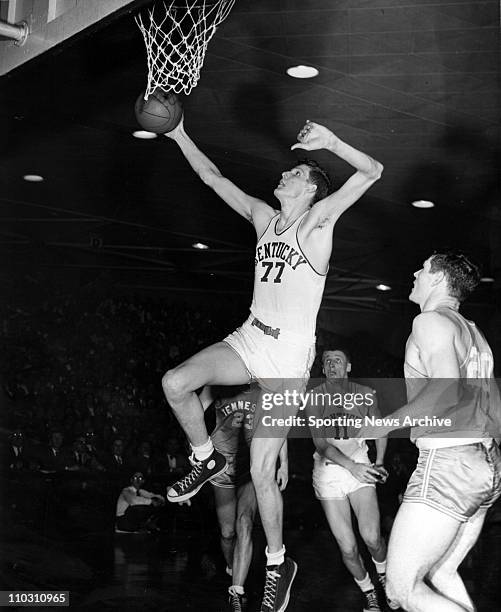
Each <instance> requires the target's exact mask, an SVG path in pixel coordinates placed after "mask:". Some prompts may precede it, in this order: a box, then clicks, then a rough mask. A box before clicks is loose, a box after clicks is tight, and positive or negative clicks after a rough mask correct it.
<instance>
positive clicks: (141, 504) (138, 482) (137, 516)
mask: <svg viewBox="0 0 501 612" xmlns="http://www.w3.org/2000/svg"><path fill="white" fill-rule="evenodd" d="M143 483H144V477H143V474H142V472H134V474H133V475H132V477H131V479H130V485H129V486H128V487H124V488H123V489H122V492H121V493H120V495H119V497H118V500H117V508H116V529H117V530H119V531H128V532H134V531H140V530H143V529H146V530H149V531H155V530H157V529H158V527H157V526H156V520H157V519H158V509H159V507H161V506H163V505H164V504H165V498H164V497H163V496H162V495H157V494H155V493H151V491H146V490H145V489H142V488H141V487H142V485H143Z"/></svg>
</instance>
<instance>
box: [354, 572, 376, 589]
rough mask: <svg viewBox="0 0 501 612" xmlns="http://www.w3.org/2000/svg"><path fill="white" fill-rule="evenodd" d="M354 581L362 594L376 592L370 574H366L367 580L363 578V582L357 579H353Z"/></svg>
mask: <svg viewBox="0 0 501 612" xmlns="http://www.w3.org/2000/svg"><path fill="white" fill-rule="evenodd" d="M353 580H354V581H355V582H356V583H357V585H358V588H359V589H360V590H361V591H362V593H367V591H373V590H374V585H373V584H372V580H371V578H370V576H369V572H367V574H365V578H362V580H357V579H356V578H353Z"/></svg>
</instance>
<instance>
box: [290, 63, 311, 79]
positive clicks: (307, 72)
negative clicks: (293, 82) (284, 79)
mask: <svg viewBox="0 0 501 612" xmlns="http://www.w3.org/2000/svg"><path fill="white" fill-rule="evenodd" d="M286 72H287V74H288V75H289V76H291V77H294V78H295V79H312V78H313V77H316V76H318V70H317V69H316V68H313V66H302V65H299V66H291V67H290V68H287V70H286Z"/></svg>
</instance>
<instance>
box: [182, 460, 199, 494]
mask: <svg viewBox="0 0 501 612" xmlns="http://www.w3.org/2000/svg"><path fill="white" fill-rule="evenodd" d="M192 464H193V469H192V470H191V472H190V473H189V474H187V475H186V476H185V477H184V478H183V479H182V480H180V481H179V482H178V483H177V484H178V485H179V488H180V489H181V490H182V491H184V489H187V488H188V487H189V486H190V485H191V484H193V482H195V480H196V479H197V478H198V477H199V476H200V472H201V471H202V462H201V461H197V460H196V459H193V460H192Z"/></svg>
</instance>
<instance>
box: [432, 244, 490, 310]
mask: <svg viewBox="0 0 501 612" xmlns="http://www.w3.org/2000/svg"><path fill="white" fill-rule="evenodd" d="M430 272H443V273H444V274H445V277H446V278H447V284H448V286H449V293H450V295H451V297H454V298H456V299H457V300H459V301H460V302H462V301H463V300H465V299H466V298H467V297H468V296H469V295H470V293H471V292H472V291H473V290H474V289H475V287H476V286H477V285H478V283H479V282H480V266H479V265H478V264H477V263H475V262H474V261H473V260H472V259H471V258H470V257H468V256H467V255H466V254H465V253H463V252H461V251H456V250H447V251H444V252H441V253H438V252H436V253H434V254H433V255H432V256H431V260H430Z"/></svg>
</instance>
